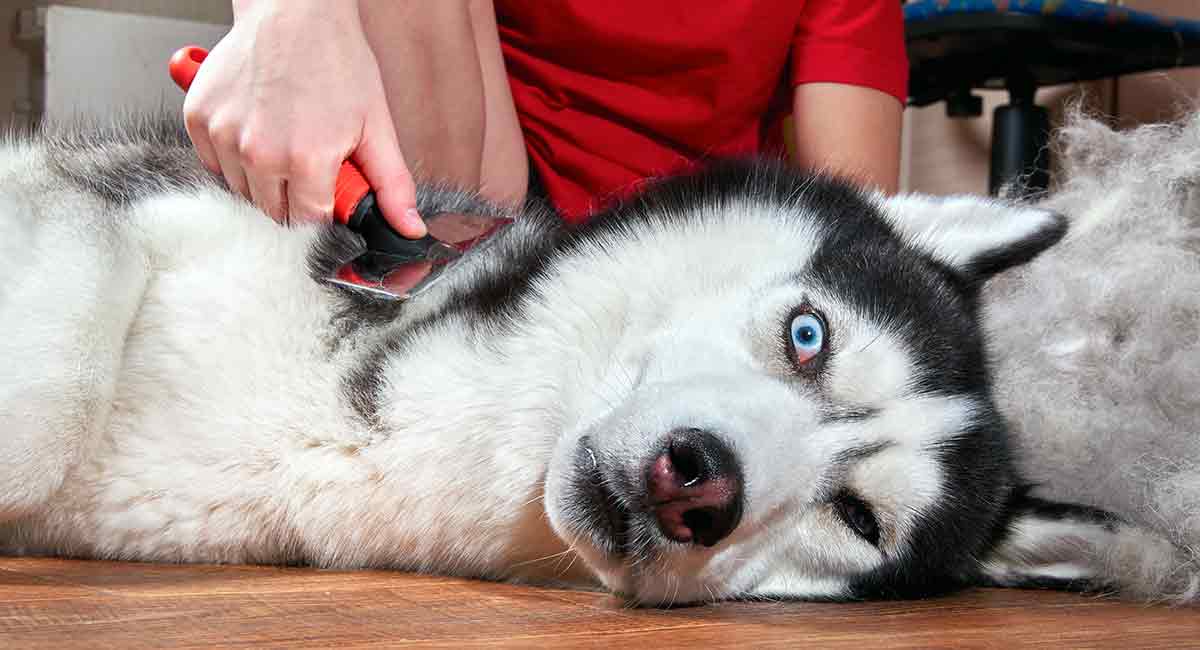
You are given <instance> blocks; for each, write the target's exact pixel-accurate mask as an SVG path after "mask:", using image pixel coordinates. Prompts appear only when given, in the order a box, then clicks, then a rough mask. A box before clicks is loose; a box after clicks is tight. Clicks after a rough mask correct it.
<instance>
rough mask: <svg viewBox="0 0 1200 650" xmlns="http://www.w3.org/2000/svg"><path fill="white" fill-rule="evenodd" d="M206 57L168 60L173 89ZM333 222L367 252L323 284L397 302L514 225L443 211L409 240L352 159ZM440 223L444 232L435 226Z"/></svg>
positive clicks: (191, 52)
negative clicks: (452, 235) (453, 236)
mask: <svg viewBox="0 0 1200 650" xmlns="http://www.w3.org/2000/svg"><path fill="white" fill-rule="evenodd" d="M207 57H208V51H207V50H205V49H204V48H202V47H197V46H194V45H189V46H187V47H183V48H180V49H179V50H177V51H176V52H175V53H174V54H173V55H172V56H171V59H170V61H169V62H168V65H167V69H168V71H169V72H170V75H171V78H172V79H173V80H174V81H175V83H176V85H178V86H179V87H180V88H181V89H182V90H183V91H184V92H185V93H186V92H187V90H188V88H190V87H191V85H192V81H193V80H194V79H195V78H196V73H197V72H199V70H200V64H201V63H203V62H204V59H205V58H207ZM333 218H334V220H335V221H337V222H338V223H340V224H343V225H344V226H346V227H347V228H349V229H350V230H352V231H354V232H356V233H358V234H359V235H360V236H361V237H362V238H363V242H364V243H365V244H366V249H367V250H366V252H364V253H362V254H361V255H359V256H358V257H355V258H354V259H351V260H347V261H345V262H344V263H342V264H341V265H340V266H339V267H338V268H337V270H336V271H335V272H334V274H333V275H332V276H331V277H329V278H327V280H328V281H329V282H330V283H333V284H337V285H341V286H344V287H347V288H351V289H355V290H359V291H366V292H368V293H371V294H374V295H378V296H381V297H386V298H393V299H399V300H403V299H406V298H409V297H412V296H414V295H417V294H418V293H420V292H422V291H424V290H425V289H428V288H429V287H430V286H432V285H433V284H434V283H435V282H436V281H437V279H438V278H440V277H441V276H442V275H443V274H444V273H445V272H446V271H447V270H448V269H449V268H450V267H451V266H453V264H454V263H455V262H457V261H458V259H459V258H460V257H462V254H463V253H465V252H466V251H467V250H468V249H469V248H471V247H472V246H474V245H475V244H477V243H479V242H481V241H483V240H484V239H486V238H487V237H489V236H491V235H492V234H493V233H495V232H496V231H497V230H499V229H500V228H501V227H502V226H504V225H507V224H508V223H511V222H512V219H493V218H484V217H475V216H474V215H462V214H457V213H447V212H441V213H436V214H432V215H429V216H428V217H426V218H425V222H426V225H427V226H428V227H429V230H430V234H427V235H425V236H424V237H421V238H420V239H409V238H407V237H405V236H403V235H401V234H400V233H398V232H396V231H395V230H394V229H393V228H392V226H391V224H389V223H388V222H387V220H386V219H385V218H384V216H383V212H382V211H381V210H380V209H379V205H378V203H377V202H376V200H375V194H374V192H372V191H371V187H370V184H369V183H368V182H367V179H366V178H365V177H364V176H363V174H362V171H360V170H359V168H358V166H357V165H355V164H354V161H352V160H345V161H343V162H342V166H341V168H340V169H339V170H338V176H337V185H336V187H335V189H334V199H333ZM481 220H483V223H481ZM442 222H445V225H447V228H439V226H441V225H443V223H442ZM472 226H474V232H473V233H472V234H470V235H469V236H467V238H466V239H463V240H457V241H455V240H451V241H443V240H442V239H439V238H437V237H434V235H433V233H435V232H438V231H439V230H443V231H447V232H457V233H460V235H459V236H461V233H462V232H463V231H464V229H466V230H468V231H470V230H472Z"/></svg>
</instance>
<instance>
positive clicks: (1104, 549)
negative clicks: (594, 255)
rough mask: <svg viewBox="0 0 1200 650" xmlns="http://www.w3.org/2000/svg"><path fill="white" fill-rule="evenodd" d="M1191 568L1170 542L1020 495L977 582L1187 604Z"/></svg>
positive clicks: (1193, 578) (1192, 593)
mask: <svg viewBox="0 0 1200 650" xmlns="http://www.w3.org/2000/svg"><path fill="white" fill-rule="evenodd" d="M1189 564H1190V561H1189V559H1188V558H1187V556H1186V554H1185V553H1184V552H1183V551H1182V550H1181V549H1179V548H1178V547H1176V546H1175V545H1173V544H1171V542H1170V541H1169V540H1167V539H1165V538H1163V537H1161V536H1158V535H1156V534H1154V533H1151V532H1149V531H1147V530H1144V529H1141V528H1138V527H1137V526H1134V525H1132V524H1129V523H1127V522H1124V521H1122V520H1121V519H1119V518H1117V517H1116V516H1114V515H1111V514H1109V513H1107V512H1104V511H1102V510H1098V509H1096V508H1091V507H1087V506H1081V505H1075V504H1064V503H1054V502H1050V501H1044V500H1041V499H1037V498H1034V497H1031V496H1021V497H1020V498H1018V500H1017V501H1016V503H1015V504H1014V511H1013V517H1012V519H1011V521H1010V523H1009V527H1008V531H1007V534H1006V535H1005V537H1004V538H1003V539H1002V540H1001V542H1000V543H999V544H998V545H997V546H996V547H995V548H994V549H993V550H992V551H991V553H990V554H989V555H988V556H987V557H985V558H984V559H983V561H982V562H981V563H980V567H979V570H980V572H979V575H978V576H977V577H976V580H975V581H976V582H978V583H979V584H980V585H984V586H1001V587H1024V588H1043V589H1060V590H1067V591H1087V592H1105V593H1119V594H1122V595H1123V596H1127V597H1133V598H1143V599H1165V600H1175V601H1179V602H1187V601H1189V600H1191V599H1193V598H1196V597H1197V593H1196V591H1197V588H1198V585H1197V582H1198V580H1200V577H1198V576H1197V574H1196V573H1195V572H1194V571H1193V570H1189V568H1188V567H1189Z"/></svg>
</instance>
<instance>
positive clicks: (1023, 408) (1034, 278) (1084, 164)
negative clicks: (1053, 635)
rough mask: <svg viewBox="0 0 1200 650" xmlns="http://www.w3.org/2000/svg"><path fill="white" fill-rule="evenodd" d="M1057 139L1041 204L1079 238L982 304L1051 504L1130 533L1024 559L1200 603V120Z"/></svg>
mask: <svg viewBox="0 0 1200 650" xmlns="http://www.w3.org/2000/svg"><path fill="white" fill-rule="evenodd" d="M1055 144H1056V151H1057V156H1056V157H1057V158H1058V160H1059V161H1060V163H1061V168H1062V171H1061V172H1060V174H1059V178H1060V179H1061V181H1060V183H1059V184H1058V185H1057V187H1056V188H1055V190H1054V191H1053V192H1052V193H1051V195H1049V196H1048V197H1046V198H1044V199H1042V200H1040V201H1039V204H1040V205H1042V206H1043V207H1047V208H1049V209H1052V210H1056V211H1059V212H1062V213H1063V214H1066V215H1068V216H1069V217H1070V218H1071V221H1072V228H1071V232H1070V233H1069V234H1068V236H1067V238H1066V239H1065V240H1064V241H1063V242H1061V243H1060V244H1058V245H1057V246H1056V247H1054V248H1053V249H1051V250H1050V251H1049V252H1047V253H1046V254H1045V255H1044V256H1042V257H1039V258H1038V259H1036V260H1034V261H1033V262H1032V263H1031V264H1029V265H1026V266H1024V267H1021V268H1019V269H1015V270H1013V271H1011V272H1009V273H1007V274H1005V275H1003V276H1002V277H1000V278H999V279H997V280H995V281H993V282H992V284H991V285H990V286H989V287H988V289H987V290H986V292H985V294H984V295H985V298H986V299H985V305H986V312H987V321H988V324H989V331H990V334H991V338H992V346H993V349H994V355H993V356H994V358H995V359H996V362H997V366H996V370H997V391H998V399H999V400H1000V404H1001V406H1002V408H1003V409H1004V410H1005V412H1006V413H1007V414H1009V415H1010V417H1011V420H1012V423H1013V426H1014V429H1015V432H1016V433H1017V434H1018V439H1019V440H1020V441H1021V442H1022V443H1023V446H1024V454H1023V456H1024V457H1023V461H1024V466H1025V468H1026V472H1027V475H1028V477H1029V478H1030V480H1032V481H1035V482H1038V483H1040V484H1042V485H1043V488H1042V489H1041V493H1042V494H1045V495H1046V496H1047V497H1048V498H1050V499H1054V500H1068V501H1076V502H1080V503H1087V504H1091V505H1094V506H1097V507H1101V508H1104V509H1106V510H1109V511H1111V512H1114V513H1116V514H1118V515H1120V516H1121V517H1122V518H1124V519H1125V520H1126V521H1127V522H1128V523H1129V525H1125V526H1119V527H1118V528H1117V529H1116V531H1115V532H1113V533H1111V534H1096V535H1090V536H1076V537H1075V539H1074V543H1072V544H1070V545H1069V546H1064V545H1062V544H1053V545H1039V544H1034V543H1031V544H1022V546H1024V547H1025V548H1026V550H1025V552H1024V553H1023V554H1022V557H1021V558H1020V561H1017V562H1015V564H1018V565H1019V564H1022V563H1028V564H1037V563H1042V562H1047V563H1048V562H1070V563H1073V564H1075V565H1076V570H1079V571H1083V572H1091V573H1099V574H1102V575H1108V576H1113V578H1114V581H1115V582H1117V583H1119V584H1121V585H1122V586H1123V587H1124V588H1125V589H1126V591H1128V592H1129V593H1132V594H1138V595H1142V596H1146V597H1151V598H1163V599H1167V600H1174V601H1182V602H1188V601H1196V600H1197V599H1200V464H1198V462H1200V392H1198V389H1200V255H1198V252H1200V202H1198V196H1200V195H1198V194H1197V187H1198V183H1200V115H1195V116H1192V117H1190V118H1187V119H1182V120H1180V121H1179V122H1177V123H1172V124H1153V125H1147V126H1142V127H1139V128H1136V129H1132V130H1128V131H1121V132H1118V131H1114V130H1112V129H1111V128H1109V127H1108V126H1106V125H1105V124H1104V123H1103V122H1101V121H1100V120H1099V119H1094V118H1089V117H1087V116H1085V115H1084V114H1082V113H1080V112H1079V111H1077V110H1076V111H1073V112H1072V113H1071V115H1070V119H1069V120H1068V122H1067V125H1066V127H1065V128H1063V129H1062V130H1061V131H1060V132H1059V133H1058V134H1057V137H1056V142H1055ZM1146 531H1154V532H1156V533H1158V534H1160V535H1162V537H1153V536H1151V535H1148V534H1147V532H1146ZM1068 558H1069V559H1068ZM1008 568H1009V569H1012V568H1013V567H1011V566H1010V567H1008Z"/></svg>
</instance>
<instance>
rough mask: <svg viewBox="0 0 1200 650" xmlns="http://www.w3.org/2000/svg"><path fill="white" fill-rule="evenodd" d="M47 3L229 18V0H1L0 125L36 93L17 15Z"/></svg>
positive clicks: (36, 63)
mask: <svg viewBox="0 0 1200 650" xmlns="http://www.w3.org/2000/svg"><path fill="white" fill-rule="evenodd" d="M331 1H340V0H331ZM49 4H61V5H69V6H73V7H84V8H89V9H100V10H105V11H119V12H125V13H137V14H146V15H152V16H164V17H169V18H181V19H186V20H197V21H203V22H211V23H218V24H225V25H228V24H231V23H232V22H233V12H232V10H231V8H230V0H54V1H53V2H51V0H4V1H3V2H0V26H2V27H3V29H2V30H0V129H7V128H8V126H9V125H10V124H13V123H14V116H16V117H17V118H19V117H20V114H19V110H20V109H21V107H22V106H21V104H22V103H23V102H26V101H29V100H31V99H33V98H34V97H36V92H35V86H34V84H35V82H36V80H37V78H38V76H39V74H40V70H41V64H40V61H41V55H40V51H39V49H38V46H37V44H36V43H26V42H22V41H21V40H19V39H18V38H17V17H18V15H19V13H20V12H21V11H22V10H25V9H32V8H34V7H37V6H46V5H49Z"/></svg>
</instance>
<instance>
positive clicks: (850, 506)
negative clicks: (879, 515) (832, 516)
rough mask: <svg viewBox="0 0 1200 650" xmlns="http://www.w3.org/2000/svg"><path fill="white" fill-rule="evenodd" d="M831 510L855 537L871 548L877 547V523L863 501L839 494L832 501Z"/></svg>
mask: <svg viewBox="0 0 1200 650" xmlns="http://www.w3.org/2000/svg"><path fill="white" fill-rule="evenodd" d="M833 509H834V512H836V513H837V514H838V517H840V518H841V520H842V521H843V522H844V523H845V524H846V526H848V527H849V528H850V530H853V531H854V533H855V534H856V535H858V536H859V537H861V538H863V539H864V540H866V541H867V542H868V543H870V544H871V545H872V546H879V521H878V520H877V519H875V512H874V511H873V510H871V506H869V505H867V503H866V502H865V501H863V500H862V499H860V498H858V497H857V496H855V495H854V494H852V493H850V492H841V493H839V494H838V495H837V496H836V497H834V499H833Z"/></svg>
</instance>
